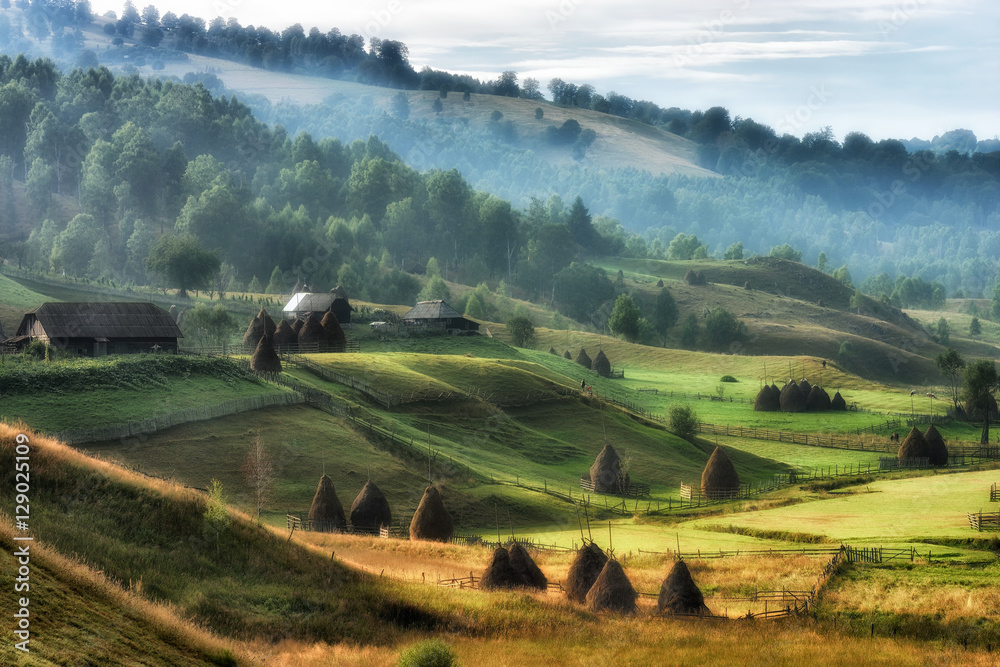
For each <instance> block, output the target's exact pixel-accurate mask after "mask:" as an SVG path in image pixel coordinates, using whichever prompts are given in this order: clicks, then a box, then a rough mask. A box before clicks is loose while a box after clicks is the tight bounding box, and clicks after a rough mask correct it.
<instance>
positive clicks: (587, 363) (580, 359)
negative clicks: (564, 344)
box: [575, 347, 594, 368]
mask: <svg viewBox="0 0 1000 667" xmlns="http://www.w3.org/2000/svg"><path fill="white" fill-rule="evenodd" d="M575 361H576V363H578V364H580V365H581V366H583V367H584V368H590V367H591V366H592V365H593V364H594V362H593V361H592V360H591V359H590V357H589V356H588V355H587V351H586V350H585V349H583V348H582V347H581V348H580V354H578V355H576V359H575Z"/></svg>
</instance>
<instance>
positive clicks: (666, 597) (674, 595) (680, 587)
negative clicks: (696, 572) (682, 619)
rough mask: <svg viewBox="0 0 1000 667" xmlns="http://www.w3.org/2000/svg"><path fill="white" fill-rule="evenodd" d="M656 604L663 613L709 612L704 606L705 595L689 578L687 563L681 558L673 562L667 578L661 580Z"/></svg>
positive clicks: (689, 572)
mask: <svg viewBox="0 0 1000 667" xmlns="http://www.w3.org/2000/svg"><path fill="white" fill-rule="evenodd" d="M656 606H657V608H658V609H659V610H660V613H663V614H708V613H711V612H709V610H708V607H706V606H705V596H704V595H702V594H701V590H699V588H698V586H697V585H695V583H694V579H692V578H691V571H690V570H688V566H687V563H685V562H684V561H682V560H679V561H677V562H676V563H674V566H673V567H672V568H670V573H669V574H668V575H667V578H666V579H664V580H663V584H662V585H661V586H660V596H659V598H657V600H656Z"/></svg>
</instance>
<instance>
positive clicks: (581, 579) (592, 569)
mask: <svg viewBox="0 0 1000 667" xmlns="http://www.w3.org/2000/svg"><path fill="white" fill-rule="evenodd" d="M607 562H608V557H607V556H606V555H604V552H603V551H601V548H600V547H599V546H597V545H596V544H594V543H593V542H591V543H590V544H585V545H584V546H582V547H580V550H579V551H577V552H576V558H574V559H573V562H572V564H570V566H569V573H568V574H567V575H566V597H568V598H569V599H570V600H573V601H574V602H579V603H580V604H583V603H585V602H586V601H587V593H589V592H590V588H591V586H593V585H594V582H595V581H597V577H599V576H600V574H601V572H602V571H603V570H604V564H605V563H607Z"/></svg>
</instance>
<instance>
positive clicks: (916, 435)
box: [896, 427, 931, 461]
mask: <svg viewBox="0 0 1000 667" xmlns="http://www.w3.org/2000/svg"><path fill="white" fill-rule="evenodd" d="M930 457H931V446H930V445H929V444H927V441H926V440H924V434H923V433H921V432H920V431H918V430H917V429H916V427H914V428H911V429H910V432H909V433H908V434H907V435H906V439H904V440H903V444H901V445H900V446H899V451H898V452H897V453H896V458H897V459H899V460H900V461H904V460H908V459H929V458H930Z"/></svg>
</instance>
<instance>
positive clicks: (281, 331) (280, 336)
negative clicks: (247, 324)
mask: <svg viewBox="0 0 1000 667" xmlns="http://www.w3.org/2000/svg"><path fill="white" fill-rule="evenodd" d="M298 340H299V336H298V334H296V333H295V330H294V329H292V326H291V325H290V324H289V323H288V320H281V321H280V322H278V326H277V328H276V329H275V330H274V335H273V336H272V337H271V345H272V346H274V349H276V350H283V349H285V348H287V347H289V346H291V345H295V343H297V342H298Z"/></svg>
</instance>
